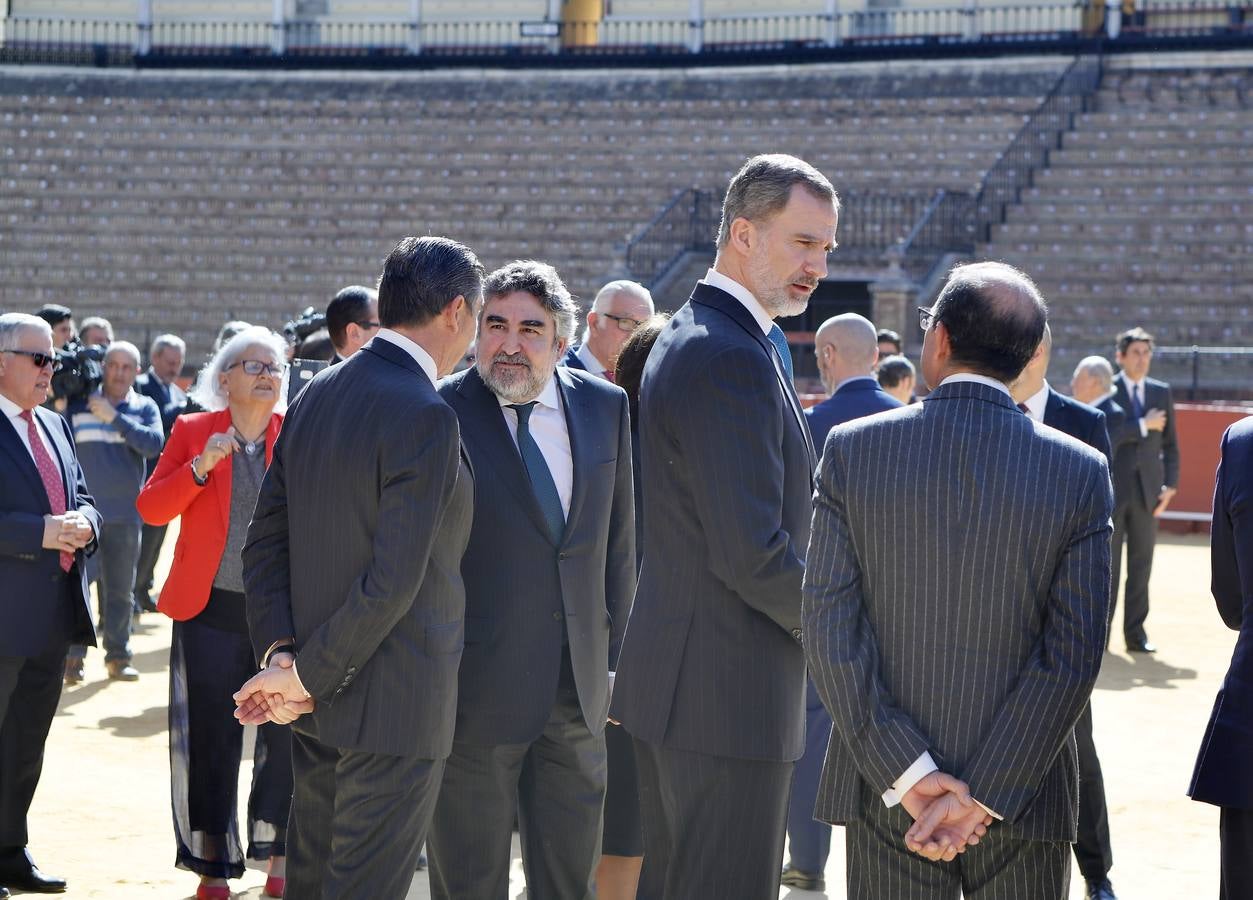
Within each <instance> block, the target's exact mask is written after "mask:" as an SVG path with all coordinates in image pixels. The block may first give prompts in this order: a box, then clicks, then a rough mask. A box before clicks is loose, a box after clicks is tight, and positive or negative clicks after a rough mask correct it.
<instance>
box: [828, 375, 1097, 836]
mask: <svg viewBox="0 0 1253 900" xmlns="http://www.w3.org/2000/svg"><path fill="white" fill-rule="evenodd" d="M1112 510H1113V498H1112V496H1111V490H1110V482H1109V474H1108V468H1107V465H1106V462H1105V459H1104V457H1103V456H1102V455H1101V454H1100V453H1098V452H1097V451H1095V450H1093V449H1092V448H1090V447H1087V446H1085V445H1083V444H1081V443H1080V442H1079V441H1076V440H1075V439H1073V438H1071V437H1069V436H1067V435H1064V434H1062V433H1060V432H1058V431H1057V430H1055V429H1053V428H1049V427H1047V426H1044V425H1042V424H1040V423H1037V422H1034V421H1033V420H1032V419H1031V418H1030V417H1029V416H1024V415H1022V414H1021V413H1020V412H1019V411H1018V410H1017V409H1016V408H1015V406H1014V403H1013V401H1012V400H1010V398H1009V395H1008V394H1006V393H1003V392H1001V391H999V390H997V389H996V388H994V387H990V386H988V385H983V384H976V383H971V382H954V383H950V384H946V385H941V386H940V387H938V388H936V390H934V391H933V392H932V393H931V394H930V396H928V397H927V398H926V400H925V402H924V403H923V404H922V405H921V406H918V405H915V406H908V407H905V408H903V409H899V410H893V411H891V412H887V413H883V414H880V415H878V416H873V417H871V418H868V419H859V420H856V421H854V422H850V423H849V424H847V425H842V426H840V427H837V428H836V429H834V430H833V431H832V432H831V435H830V436H829V437H828V439H827V444H826V447H825V449H824V450H823V454H822V464H821V466H820V469H819V474H818V487H817V491H816V493H815V500H814V522H813V531H812V539H811V542H810V545H809V555H808V564H807V568H806V573H805V590H804V623H805V624H804V635H805V651H806V656H807V659H808V661H809V666H810V673H811V676H812V678H813V680H814V684H815V685H816V686H817V688H818V692H819V694H820V696H821V697H822V699H823V702H824V703H825V704H826V706H827V708H828V709H829V710H830V711H831V715H832V719H833V721H834V723H835V730H834V732H833V734H832V739H831V744H830V747H829V749H828V753H827V760H826V765H825V767H824V769H823V776H822V781H821V784H820V787H819V795H818V803H817V810H816V815H817V817H818V818H820V819H823V820H826V821H829V822H836V823H841V822H846V821H848V820H850V819H855V818H860V816H861V810H860V795H861V785H862V783H865V784H866V785H867V786H868V787H869V788H870V790H871V792H872V793H873V794H874V795H876V799H875V800H873V801H871V802H875V803H878V802H879V800H878V799H877V795H878V794H880V793H882V792H883V791H885V790H886V789H887V788H888V787H889V786H891V784H892V783H893V782H894V781H895V780H896V779H897V778H899V777H900V775H901V774H902V773H904V772H905V770H906V769H907V768H908V767H909V766H910V765H911V764H912V763H913V762H914V760H915V759H917V758H918V757H919V756H920V755H921V754H922V752H923V751H924V750H927V751H930V753H931V755H932V757H934V758H935V760H936V763H937V764H938V765H939V767H940V768H941V769H942V770H944V771H946V772H950V773H952V774H954V775H956V776H957V777H959V778H961V779H963V780H965V781H966V782H967V783H968V784H969V785H970V788H971V791H972V793H973V795H974V797H975V798H976V799H978V800H979V801H981V802H982V803H984V804H985V805H986V806H988V807H989V808H991V809H993V810H995V811H996V812H998V813H1000V814H1001V815H1002V816H1004V818H1005V821H1006V826H1004V827H1007V828H1008V829H1009V830H1010V833H1011V834H1012V835H1013V836H1014V837H1018V838H1021V839H1028V840H1055V841H1066V840H1074V837H1075V824H1076V815H1077V808H1078V780H1077V759H1076V751H1075V740H1074V725H1075V721H1076V720H1077V719H1078V717H1079V714H1080V712H1081V711H1082V710H1083V706H1084V704H1085V703H1086V702H1087V700H1088V697H1089V695H1090V694H1091V692H1092V686H1093V684H1094V682H1095V681H1096V676H1097V672H1098V671H1099V669H1100V664H1101V655H1102V653H1103V652H1104V649H1105V634H1106V630H1107V625H1106V623H1107V617H1108V606H1109V592H1110V571H1109V566H1110V562H1109V557H1110V551H1109V544H1110V532H1111V524H1110V516H1111V513H1112ZM998 827H1001V826H998Z"/></svg>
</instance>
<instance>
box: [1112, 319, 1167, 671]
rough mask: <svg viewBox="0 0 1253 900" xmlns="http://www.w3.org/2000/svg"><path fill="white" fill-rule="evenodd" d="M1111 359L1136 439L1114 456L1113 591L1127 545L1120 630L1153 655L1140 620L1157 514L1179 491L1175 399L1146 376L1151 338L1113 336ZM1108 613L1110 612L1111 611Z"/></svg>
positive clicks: (1145, 609)
mask: <svg viewBox="0 0 1253 900" xmlns="http://www.w3.org/2000/svg"><path fill="white" fill-rule="evenodd" d="M1115 359H1116V361H1117V363H1118V365H1119V366H1121V367H1122V371H1121V372H1119V373H1118V377H1117V378H1115V379H1114V399H1115V400H1117V401H1118V403H1119V405H1120V406H1122V408H1123V409H1125V410H1127V412H1128V414H1129V417H1130V419H1131V420H1132V421H1133V422H1134V423H1135V425H1136V430H1137V434H1136V440H1134V441H1133V442H1130V443H1128V444H1124V445H1123V446H1121V447H1119V448H1118V451H1117V452H1116V453H1115V454H1114V466H1113V476H1114V551H1113V574H1114V589H1113V595H1112V596H1111V598H1110V602H1111V603H1112V604H1114V605H1115V606H1116V605H1117V603H1118V575H1119V566H1120V564H1121V562H1122V548H1123V544H1124V543H1125V544H1126V545H1127V588H1126V596H1125V597H1124V598H1123V599H1124V603H1123V611H1122V631H1123V638H1124V639H1125V640H1126V642H1127V650H1128V651H1129V652H1131V653H1153V652H1154V651H1156V650H1157V647H1155V646H1154V645H1153V643H1152V642H1151V641H1150V640H1149V636H1148V633H1147V632H1146V631H1145V628H1144V622H1145V620H1146V619H1148V617H1149V573H1150V572H1151V571H1152V569H1153V548H1154V547H1155V546H1156V544H1157V517H1158V516H1160V515H1161V514H1162V513H1163V512H1165V511H1166V507H1167V506H1169V505H1170V501H1171V499H1172V498H1173V497H1174V496H1175V492H1176V491H1177V490H1178V489H1179V442H1178V441H1177V440H1176V439H1175V403H1174V400H1172V399H1171V395H1170V385H1168V384H1167V383H1166V382H1164V381H1158V380H1157V379H1155V378H1149V366H1150V365H1151V364H1152V362H1153V336H1152V335H1151V334H1149V333H1148V332H1147V331H1145V330H1144V329H1143V328H1132V329H1131V330H1129V331H1124V332H1123V333H1122V334H1120V335H1119V336H1118V343H1117V352H1116V353H1115ZM1110 614H1111V615H1112V614H1113V612H1112V610H1111V613H1110Z"/></svg>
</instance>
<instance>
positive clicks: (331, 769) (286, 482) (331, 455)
mask: <svg viewBox="0 0 1253 900" xmlns="http://www.w3.org/2000/svg"><path fill="white" fill-rule="evenodd" d="M481 291H482V267H481V266H480V265H479V262H478V260H477V259H476V258H475V256H474V254H473V253H472V252H471V251H470V250H469V249H468V248H466V247H464V246H462V245H461V244H458V243H456V242H455V241H450V240H448V239H446V238H436V237H424V238H412V237H410V238H405V239H404V240H402V241H401V242H400V243H399V244H397V245H396V247H395V249H393V250H392V252H391V254H390V255H389V256H388V258H387V261H386V262H385V263H384V266H383V275H382V278H381V279H380V281H379V319H380V321H381V322H382V323H383V327H382V328H380V329H379V332H378V334H377V335H376V336H375V338H374V340H372V341H371V342H370V343H369V344H368V345H366V347H365V348H363V349H362V350H361V351H360V352H359V353H357V354H354V355H353V356H352V358H350V359H348V360H346V361H345V362H343V363H341V364H340V365H338V366H333V367H331V368H329V369H325V370H323V371H322V372H320V373H319V374H318V375H317V376H316V377H315V378H314V379H313V380H312V381H311V382H309V384H308V386H307V387H305V388H304V390H303V391H302V392H301V393H300V395H299V396H298V397H297V398H296V400H295V402H294V403H293V404H292V406H291V408H290V409H289V410H288V413H287V417H286V420H285V422H284V425H283V431H282V433H281V434H280V436H279V439H278V441H277V442H276V444H275V448H274V455H273V459H272V461H271V463H270V468H269V470H268V471H267V473H266V477H265V481H264V482H263V483H262V486H261V493H260V495H259V497H258V498H257V508H256V512H255V513H254V515H253V520H252V525H251V527H250V528H249V530H248V542H247V543H246V544H245V545H244V551H243V561H244V584H245V588H246V594H247V601H248V626H249V631H250V632H251V635H252V641H253V646H254V647H255V649H256V653H257V658H258V659H260V660H261V661H262V664H263V665H264V666H266V668H265V669H263V671H262V672H261V673H260V674H258V675H257V676H254V677H253V678H252V679H250V680H249V681H248V682H247V683H246V684H245V685H244V686H243V688H241V690H240V691H239V692H238V693H237V694H236V695H235V698H236V702H237V703H239V704H240V709H239V711H238V713H237V715H238V716H239V717H240V719H241V721H244V722H250V721H257V720H258V719H261V718H268V719H270V720H271V721H276V722H283V721H291V720H292V719H293V718H294V717H295V716H296V714H299V713H306V715H303V716H302V717H300V718H296V720H295V724H294V725H293V732H294V733H293V736H292V768H293V772H294V776H295V792H294V794H293V796H292V807H291V815H290V818H289V821H288V832H287V849H288V860H289V862H288V864H287V891H288V895H289V896H291V897H300V898H302V900H303V898H310V900H318V898H321V897H327V898H336V900H343V898H350V897H359V898H362V900H365V898H372V900H388V898H402V897H404V896H405V895H406V894H407V893H408V890H409V885H410V883H411V882H412V880H413V872H414V869H415V867H416V865H417V861H418V852H419V847H420V846H421V844H422V841H423V840H424V839H425V834H426V830H427V827H428V826H429V824H430V820H431V815H432V813H433V811H434V809H435V798H436V796H437V794H438V792H439V783H440V779H441V777H442V776H443V770H444V760H445V759H446V758H447V756H448V752H449V750H450V748H451V747H452V735H453V723H454V717H455V714H456V702H457V665H458V663H459V661H460V659H461V647H462V636H463V629H464V622H463V618H464V613H465V588H464V585H463V583H462V578H461V556H462V554H463V553H464V552H465V547H466V543H467V541H468V540H469V536H470V520H471V516H472V513H473V502H474V501H473V498H474V486H473V482H472V477H471V470H470V467H469V465H468V464H467V461H466V460H465V459H464V454H463V453H462V451H461V448H460V439H459V429H458V427H457V416H456V414H455V413H454V412H453V411H452V410H451V409H449V408H448V405H447V404H445V403H444V402H443V401H442V400H441V399H440V398H439V395H438V394H437V393H436V390H435V379H436V377H437V376H438V375H439V374H441V373H447V372H449V371H451V370H452V367H453V366H454V365H455V364H456V363H457V361H458V360H459V359H460V358H461V357H462V355H463V354H464V353H465V351H466V347H467V346H468V345H469V343H470V340H471V338H473V336H474V328H475V313H476V311H477V306H478V304H479V302H480V297H481ZM276 694H277V695H281V697H282V700H283V701H284V702H282V703H278V704H275V703H274V702H272V701H271V700H270V699H268V698H270V697H271V695H276ZM310 710H311V712H310Z"/></svg>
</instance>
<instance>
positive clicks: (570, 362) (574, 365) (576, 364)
mask: <svg viewBox="0 0 1253 900" xmlns="http://www.w3.org/2000/svg"><path fill="white" fill-rule="evenodd" d="M578 349H579V348H578V347H575V346H574V345H573V344H572V345H571V346H570V349H569V350H567V351H566V355H565V356H563V357H561V364H562V365H563V366H565V367H566V368H567V369H578V370H579V371H580V372H586V371H587V366H585V365H583V360H581V359H579V354H578V352H577V351H578Z"/></svg>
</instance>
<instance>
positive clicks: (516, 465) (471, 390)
mask: <svg viewBox="0 0 1253 900" xmlns="http://www.w3.org/2000/svg"><path fill="white" fill-rule="evenodd" d="M457 393H458V394H459V395H460V396H461V397H463V398H465V401H466V404H467V409H468V411H469V412H470V415H468V416H466V417H465V418H463V419H462V420H461V423H462V426H463V429H464V430H465V431H466V432H467V433H469V434H470V435H472V438H471V440H472V441H473V442H476V443H477V444H478V446H479V447H481V448H482V450H483V453H484V455H485V457H486V458H487V459H488V460H489V461H490V463H491V465H490V468H491V470H492V471H493V472H495V473H496V474H497V476H498V477H499V478H500V480H501V481H503V482H504V483H505V484H506V485H507V486H508V488H509V490H510V491H512V492H513V494H514V496H515V497H516V498H517V500H518V502H519V503H520V504H521V505H522V508H523V509H525V510H526V511H527V514H528V515H529V516H530V517H531V520H532V521H533V522H534V524H535V527H536V528H538V529H539V531H540V533H541V534H543V535H544V536H546V537H547V538H548V539H549V541H552V539H553V538H552V534H551V533H550V531H549V528H548V522H547V521H546V520H545V519H544V513H543V511H542V510H541V509H540V508H539V501H538V500H536V499H535V491H534V490H533V489H532V488H531V479H530V477H529V476H528V475H527V474H526V467H525V466H524V465H523V463H522V454H520V453H519V452H518V445H517V444H516V443H514V440H513V435H511V434H510V433H509V426H508V425H506V424H505V414H504V412H503V411H502V410H501V408H500V401H499V400H497V399H496V395H495V394H493V393H492V392H491V391H490V390H488V389H487V385H485V384H484V383H483V379H482V378H480V377H479V373H478V370H477V369H470V370H469V371H468V372H467V373H466V374H465V377H463V378H462V379H461V384H460V385H458V387H457ZM467 426H468V427H467Z"/></svg>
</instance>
